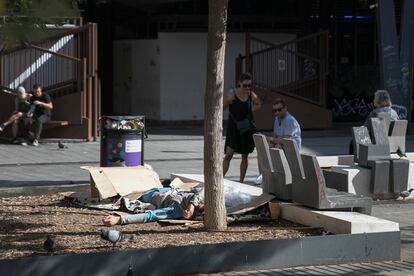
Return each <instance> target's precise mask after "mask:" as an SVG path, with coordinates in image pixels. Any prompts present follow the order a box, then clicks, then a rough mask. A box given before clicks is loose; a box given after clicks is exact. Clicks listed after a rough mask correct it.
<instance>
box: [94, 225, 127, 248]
mask: <svg viewBox="0 0 414 276" xmlns="http://www.w3.org/2000/svg"><path fill="white" fill-rule="evenodd" d="M101 238H102V239H104V240H107V241H109V242H112V245H113V246H115V245H116V243H117V242H122V241H132V240H133V239H134V237H133V236H132V235H131V234H124V233H121V232H119V231H117V230H110V229H106V228H103V229H101Z"/></svg>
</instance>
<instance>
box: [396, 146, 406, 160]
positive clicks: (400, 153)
mask: <svg viewBox="0 0 414 276" xmlns="http://www.w3.org/2000/svg"><path fill="white" fill-rule="evenodd" d="M396 153H397V154H398V156H399V157H400V158H402V157H407V155H406V154H405V153H404V152H403V151H402V150H401V148H400V147H398V149H397V151H396Z"/></svg>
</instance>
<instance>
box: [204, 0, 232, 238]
mask: <svg viewBox="0 0 414 276" xmlns="http://www.w3.org/2000/svg"><path fill="white" fill-rule="evenodd" d="M227 3H228V0H209V18H208V41H207V87H206V94H205V99H204V100H205V106H204V183H205V218H204V223H205V226H206V228H207V229H211V230H225V229H226V228H227V220H226V208H225V204H224V187H223V165H222V151H223V145H222V133H223V127H222V122H223V82H224V54H225V49H226V24H227Z"/></svg>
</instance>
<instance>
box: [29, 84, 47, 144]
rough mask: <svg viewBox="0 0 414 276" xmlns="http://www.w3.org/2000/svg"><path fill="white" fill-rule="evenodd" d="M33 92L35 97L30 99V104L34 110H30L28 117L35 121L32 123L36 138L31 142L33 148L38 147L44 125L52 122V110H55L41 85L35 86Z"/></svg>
mask: <svg viewBox="0 0 414 276" xmlns="http://www.w3.org/2000/svg"><path fill="white" fill-rule="evenodd" d="M33 90H34V91H33V96H32V97H31V98H30V103H31V105H32V106H33V108H31V109H30V110H29V112H28V113H27V117H28V118H32V119H33V120H32V122H31V123H33V127H34V137H33V139H32V141H31V142H32V145H33V146H35V147H37V146H38V145H39V139H40V134H41V133H42V129H43V124H44V123H46V122H47V121H50V118H51V116H52V112H51V110H52V109H53V104H52V100H51V99H50V96H49V95H48V94H46V93H43V91H42V87H41V86H40V85H39V84H35V85H34V86H33ZM24 143H25V142H24ZM24 143H22V144H24Z"/></svg>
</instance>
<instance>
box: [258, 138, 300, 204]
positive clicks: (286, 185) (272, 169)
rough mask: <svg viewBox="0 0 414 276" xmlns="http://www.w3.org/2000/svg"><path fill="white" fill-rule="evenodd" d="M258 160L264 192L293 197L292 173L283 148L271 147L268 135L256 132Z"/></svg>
mask: <svg viewBox="0 0 414 276" xmlns="http://www.w3.org/2000/svg"><path fill="white" fill-rule="evenodd" d="M253 140H254V143H255V146H256V151H257V162H258V164H259V170H260V173H261V174H262V175H263V183H262V188H263V193H268V194H273V195H275V196H276V197H277V198H278V199H282V200H291V199H292V187H291V184H292V175H291V172H290V169H289V165H288V163H287V160H286V157H285V154H284V152H283V150H281V149H271V148H270V147H269V143H268V142H267V138H266V136H264V135H262V134H254V135H253Z"/></svg>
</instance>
